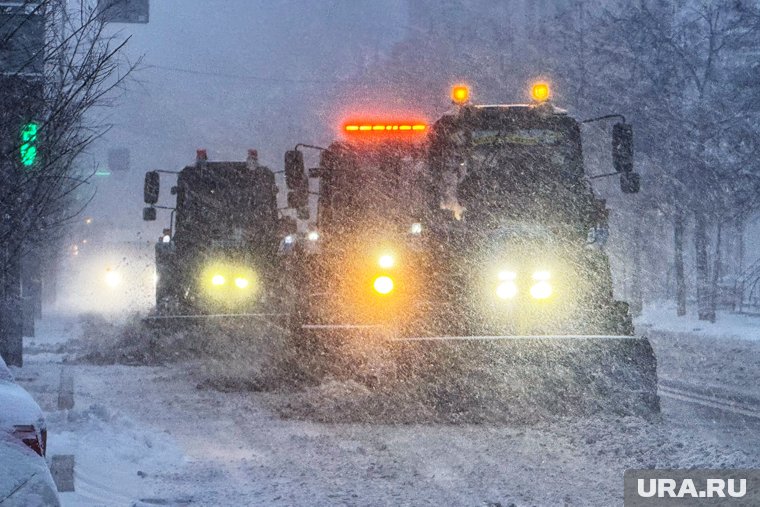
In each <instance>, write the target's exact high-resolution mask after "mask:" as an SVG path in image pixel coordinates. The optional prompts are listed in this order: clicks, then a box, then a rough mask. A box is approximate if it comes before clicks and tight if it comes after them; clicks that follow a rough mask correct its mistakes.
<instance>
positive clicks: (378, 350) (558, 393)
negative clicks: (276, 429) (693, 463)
mask: <svg viewBox="0 0 760 507" xmlns="http://www.w3.org/2000/svg"><path fill="white" fill-rule="evenodd" d="M349 342H353V345H352V344H349V343H348V342H346V343H344V345H343V347H341V348H342V351H341V353H340V358H339V360H340V361H343V362H344V363H343V365H342V366H341V370H342V372H343V373H345V372H351V375H350V377H352V378H351V380H352V381H353V382H349V383H350V384H351V385H353V386H362V387H361V389H355V392H350V393H344V395H345V398H346V399H345V400H340V399H334V400H328V403H327V404H326V406H329V407H330V411H331V413H325V414H323V415H324V417H320V414H315V415H316V416H317V418H321V419H323V420H331V421H340V420H349V421H367V422H370V421H373V422H391V423H418V422H426V421H447V422H515V423H530V422H536V421H540V420H546V419H556V418H558V417H565V416H587V415H593V414H607V415H614V416H641V417H646V418H648V417H652V416H655V415H656V414H658V413H659V410H660V404H659V398H658V396H657V372H656V370H657V366H656V359H655V356H654V353H653V350H652V347H651V345H650V343H649V340H648V339H647V338H646V337H636V336H479V337H424V338H392V337H388V338H380V339H378V338H377V336H375V337H374V339H371V340H368V339H366V337H365V339H363V340H361V341H357V340H353V339H352V340H349ZM340 376H341V375H334V377H336V378H340ZM343 380H344V381H345V380H347V377H345V376H343ZM365 386H366V389H365ZM344 391H345V390H344ZM318 412H319V411H318Z"/></svg>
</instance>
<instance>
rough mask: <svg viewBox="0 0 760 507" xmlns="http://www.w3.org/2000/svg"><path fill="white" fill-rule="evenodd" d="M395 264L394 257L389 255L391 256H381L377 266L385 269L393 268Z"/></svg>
mask: <svg viewBox="0 0 760 507" xmlns="http://www.w3.org/2000/svg"><path fill="white" fill-rule="evenodd" d="M395 263H396V261H395V259H394V258H393V256H392V255H389V254H385V255H381V256H380V258H379V259H378V260H377V264H378V265H379V266H380V267H381V268H383V269H389V268H392V267H393V265H394V264H395Z"/></svg>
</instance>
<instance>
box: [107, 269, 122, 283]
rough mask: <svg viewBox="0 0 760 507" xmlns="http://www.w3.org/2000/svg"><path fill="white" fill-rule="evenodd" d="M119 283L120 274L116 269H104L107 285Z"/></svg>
mask: <svg viewBox="0 0 760 507" xmlns="http://www.w3.org/2000/svg"><path fill="white" fill-rule="evenodd" d="M120 283H121V275H120V274H119V272H118V271H114V270H111V269H109V270H108V271H106V284H107V285H108V286H109V287H117V286H118V285H119V284H120Z"/></svg>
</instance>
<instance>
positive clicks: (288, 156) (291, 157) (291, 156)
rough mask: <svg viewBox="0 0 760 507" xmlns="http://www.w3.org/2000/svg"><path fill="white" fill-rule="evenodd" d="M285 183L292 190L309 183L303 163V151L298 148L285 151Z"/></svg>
mask: <svg viewBox="0 0 760 507" xmlns="http://www.w3.org/2000/svg"><path fill="white" fill-rule="evenodd" d="M285 184H286V185H287V187H288V188H289V189H290V190H295V189H298V188H299V187H302V186H308V184H309V182H308V180H307V178H306V168H305V166H304V163H303V153H301V152H300V151H298V150H290V151H286V152H285Z"/></svg>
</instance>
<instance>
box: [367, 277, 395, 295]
mask: <svg viewBox="0 0 760 507" xmlns="http://www.w3.org/2000/svg"><path fill="white" fill-rule="evenodd" d="M372 285H373V286H374V287H375V290H376V291H377V292H378V293H379V294H388V293H389V292H390V291H392V290H393V279H391V277H389V276H378V277H377V278H375V282H374V283H373V284H372Z"/></svg>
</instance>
